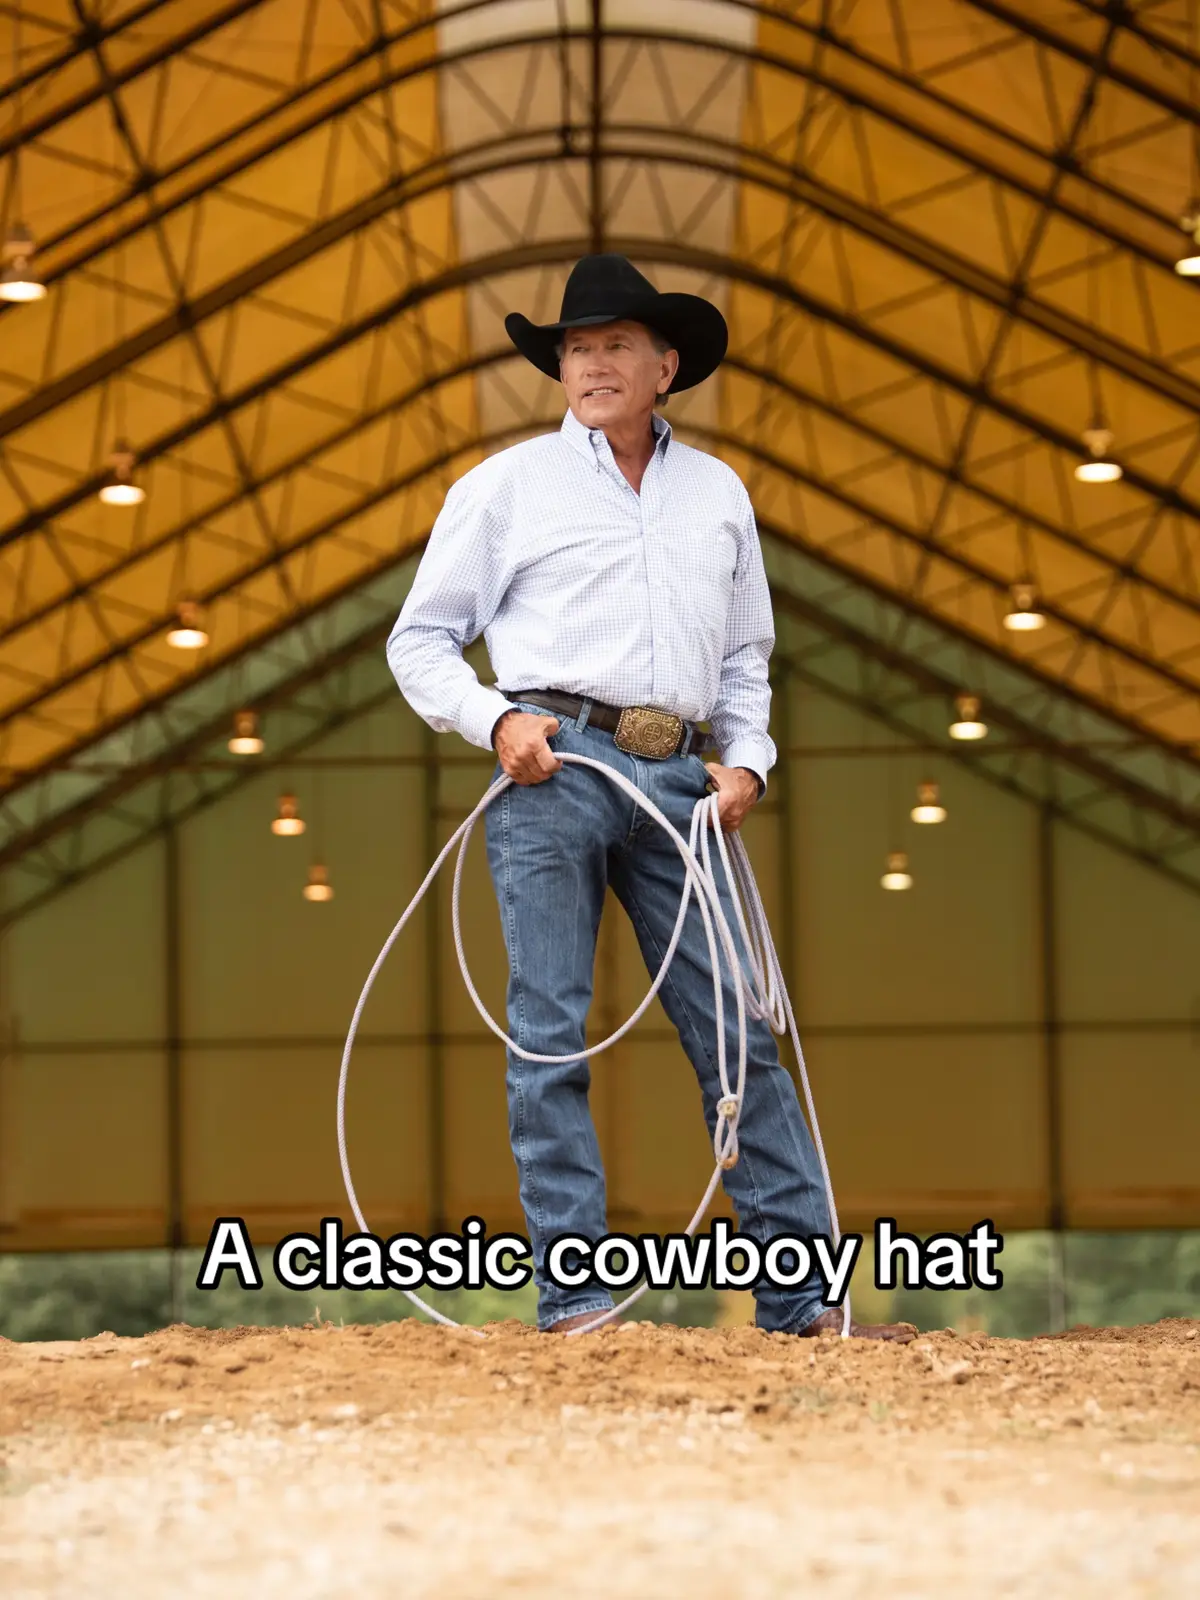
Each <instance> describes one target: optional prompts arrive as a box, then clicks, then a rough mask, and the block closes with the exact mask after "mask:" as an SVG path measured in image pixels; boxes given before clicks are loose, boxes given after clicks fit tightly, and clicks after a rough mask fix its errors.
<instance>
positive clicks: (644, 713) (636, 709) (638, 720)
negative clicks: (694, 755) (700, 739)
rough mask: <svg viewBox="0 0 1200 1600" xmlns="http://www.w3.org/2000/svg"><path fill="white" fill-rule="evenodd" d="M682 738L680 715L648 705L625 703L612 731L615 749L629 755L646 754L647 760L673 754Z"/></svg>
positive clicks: (663, 758) (655, 759)
mask: <svg viewBox="0 0 1200 1600" xmlns="http://www.w3.org/2000/svg"><path fill="white" fill-rule="evenodd" d="M682 738H683V718H682V717H677V716H675V714H674V713H673V712H671V711H655V710H653V709H652V708H651V707H650V706H626V708H625V710H624V711H622V713H621V716H620V720H619V721H618V722H617V731H616V733H615V734H614V735H613V741H614V743H615V744H616V747H617V749H618V750H624V751H625V753H626V754H627V755H631V756H646V757H647V758H648V759H649V760H651V761H665V760H666V759H667V757H668V756H673V755H674V754H675V752H676V751H677V750H678V749H679V742H680V740H681V739H682Z"/></svg>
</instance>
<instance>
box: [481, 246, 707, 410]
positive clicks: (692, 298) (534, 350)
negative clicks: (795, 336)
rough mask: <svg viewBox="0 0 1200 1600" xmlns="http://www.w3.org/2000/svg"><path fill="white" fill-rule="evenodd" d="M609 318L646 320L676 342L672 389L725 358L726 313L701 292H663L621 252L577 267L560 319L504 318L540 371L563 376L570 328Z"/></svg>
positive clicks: (682, 386) (590, 259)
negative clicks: (562, 355) (562, 346)
mask: <svg viewBox="0 0 1200 1600" xmlns="http://www.w3.org/2000/svg"><path fill="white" fill-rule="evenodd" d="M603 322H640V323H642V324H643V326H645V327H647V328H653V330H654V331H655V333H660V334H662V336H663V338H664V339H669V340H670V341H671V348H672V349H673V350H677V351H678V352H679V371H678V372H677V373H676V374H675V381H674V382H673V383H672V384H671V393H672V394H677V393H678V392H679V391H680V390H681V389H690V388H692V387H693V386H694V385H695V384H697V383H702V382H703V381H704V379H705V378H707V377H708V375H709V374H710V373H711V372H715V371H716V369H717V368H718V367H719V366H720V365H721V362H722V360H723V359H724V357H725V350H726V347H727V345H728V343H729V329H728V328H727V327H726V326H725V318H724V317H723V316H722V315H721V313H720V312H719V311H718V310H717V308H716V306H714V305H710V304H709V302H708V301H707V300H702V299H701V298H700V296H699V295H698V294H660V293H659V292H658V290H657V289H656V288H655V287H654V285H653V284H652V283H651V282H650V280H649V278H647V277H644V276H643V275H642V274H641V273H640V272H639V271H638V269H637V268H636V267H635V266H634V265H633V263H632V262H631V261H628V260H626V258H625V257H624V256H618V255H595V256H584V257H583V259H582V260H581V261H577V262H576V263H575V265H574V266H573V267H572V268H571V275H570V277H569V278H568V279H567V284H566V288H565V289H564V290H563V297H562V310H561V313H560V315H559V320H558V321H557V322H548V323H546V324H544V325H543V326H542V327H538V325H537V324H536V323H534V322H530V320H529V318H528V317H523V316H522V315H521V313H520V312H519V311H513V312H511V313H510V314H509V315H508V316H507V317H505V319H504V327H505V330H506V331H507V333H508V337H509V338H510V339H511V340H512V342H513V343H514V344H515V345H516V347H517V349H518V350H519V351H520V352H521V354H522V355H523V356H524V357H525V358H526V360H527V361H532V362H533V364H534V366H535V367H537V369H538V370H539V371H540V372H544V373H545V374H546V376H547V377H549V378H557V377H558V375H559V371H558V351H557V346H558V342H559V340H560V339H561V338H562V335H563V334H564V333H565V332H566V330H567V329H568V328H588V327H595V326H596V325H597V324H598V323H603Z"/></svg>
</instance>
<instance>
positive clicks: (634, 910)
mask: <svg viewBox="0 0 1200 1600" xmlns="http://www.w3.org/2000/svg"><path fill="white" fill-rule="evenodd" d="M629 905H630V916H631V918H632V917H633V916H634V915H636V917H637V920H638V922H639V924H640V925H641V927H642V928H643V929H644V930H645V936H646V939H647V941H648V943H649V944H651V945H652V946H653V947H654V951H655V953H656V954H657V956H658V958H659V965H660V966H661V965H662V957H663V956H664V955H665V954H666V952H665V951H664V950H662V949H661V948H660V947H659V943H658V940H657V939H656V938H655V937H654V933H653V931H652V929H651V927H650V925H649V923H648V922H647V921H646V918H645V915H644V914H643V912H642V908H641V906H640V905H639V903H638V898H637V890H636V887H635V874H633V873H630V875H629ZM697 915H699V913H697ZM668 984H670V987H671V993H672V994H673V995H674V996H675V998H676V999H677V1000H678V1002H679V1008H680V1010H681V1011H682V1012H683V1013H684V1015H685V1016H686V1017H687V1019H688V1021H689V1023H690V1024H691V1027H692V1031H693V1032H694V1033H695V1035H696V1038H697V1040H698V1041H699V1046H700V1049H701V1050H702V1051H703V1052H704V1055H705V1057H706V1059H707V1061H708V1064H709V1066H710V1067H711V1068H712V1070H713V1072H714V1073H716V1070H717V1063H716V1059H715V1057H714V1056H713V1055H712V1054H711V1053H710V1052H709V1050H708V1048H707V1046H706V1045H705V1043H704V1034H703V1032H702V1031H701V1029H700V1028H699V1027H697V1025H696V1018H695V1016H694V1014H693V1012H692V1008H691V1006H689V1005H688V1003H687V1000H686V999H685V998H684V996H683V995H682V994H681V993H680V992H679V990H678V988H677V987H676V986H675V983H674V982H673V980H672V978H671V972H670V969H669V968H668V970H667V975H666V977H665V978H664V979H663V986H664V988H665V987H666V986H667V985H668ZM714 1021H715V1019H714ZM682 1042H683V1041H682V1040H681V1041H680V1043H682ZM685 1048H686V1047H685ZM738 1160H739V1161H745V1163H746V1169H745V1170H746V1176H747V1178H748V1179H749V1181H750V1190H751V1194H752V1195H753V1198H754V1211H755V1220H756V1222H757V1223H758V1226H759V1231H760V1232H761V1233H763V1234H764V1236H765V1233H766V1218H765V1217H764V1216H763V1209H762V1200H761V1198H760V1196H759V1192H758V1184H757V1182H756V1181H755V1177H754V1164H753V1162H751V1161H750V1160H749V1159H748V1157H747V1154H746V1152H745V1151H744V1150H743V1149H742V1148H741V1146H740V1145H739V1147H738Z"/></svg>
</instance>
